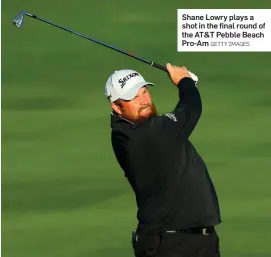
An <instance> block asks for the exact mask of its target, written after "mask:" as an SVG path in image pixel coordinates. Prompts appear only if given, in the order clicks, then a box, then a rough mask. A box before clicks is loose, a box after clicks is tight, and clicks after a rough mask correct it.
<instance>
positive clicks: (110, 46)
mask: <svg viewBox="0 0 271 257" xmlns="http://www.w3.org/2000/svg"><path fill="white" fill-rule="evenodd" d="M25 15H27V16H29V17H31V18H34V19H37V20H40V21H42V22H45V23H48V24H50V25H52V26H54V27H57V28H60V29H63V30H65V31H68V32H70V33H72V34H75V35H77V36H80V37H83V38H85V39H88V40H90V41H92V42H95V43H97V44H100V45H102V46H105V47H108V48H110V49H113V50H115V51H118V52H120V53H123V54H125V55H128V56H130V57H133V58H135V59H137V60H139V61H142V62H144V63H147V64H149V65H151V66H153V67H155V68H157V69H160V70H163V71H165V72H167V73H168V70H167V68H166V67H165V66H163V65H161V64H158V63H154V62H152V61H149V60H146V59H144V58H142V57H140V56H137V55H135V54H132V53H130V52H126V51H124V50H121V49H119V48H117V47H115V46H112V45H109V44H106V43H103V42H101V41H99V40H97V39H94V38H90V37H88V36H85V35H83V34H81V33H78V32H76V31H73V30H72V29H69V28H65V27H63V26H60V25H58V24H56V23H53V22H51V21H48V20H45V19H43V18H40V17H38V16H36V15H34V14H31V13H27V12H26V13H25Z"/></svg>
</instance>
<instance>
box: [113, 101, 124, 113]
mask: <svg viewBox="0 0 271 257" xmlns="http://www.w3.org/2000/svg"><path fill="white" fill-rule="evenodd" d="M111 107H112V109H113V110H114V111H115V112H116V113H117V114H119V115H121V114H122V111H121V107H120V105H119V104H115V103H112V104H111Z"/></svg>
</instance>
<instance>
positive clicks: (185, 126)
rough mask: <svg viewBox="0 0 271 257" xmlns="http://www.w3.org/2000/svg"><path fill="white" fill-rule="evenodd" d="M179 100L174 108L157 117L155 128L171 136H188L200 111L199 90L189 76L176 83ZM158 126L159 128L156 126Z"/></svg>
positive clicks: (196, 121)
mask: <svg viewBox="0 0 271 257" xmlns="http://www.w3.org/2000/svg"><path fill="white" fill-rule="evenodd" d="M178 89H179V101H178V103H177V105H176V107H175V109H174V110H173V111H172V112H170V113H167V114H165V115H162V116H159V117H158V120H157V121H158V122H157V123H156V122H155V123H156V124H155V126H156V129H158V130H160V131H161V130H162V132H164V133H170V134H171V135H172V136H173V137H176V136H181V137H183V138H189V136H190V135H191V133H192V132H193V130H194V128H195V126H196V124H197V123H198V121H199V118H200V116H201V113H202V102H201V97H200V94H199V91H198V89H197V87H196V86H195V82H194V80H192V79H191V78H183V79H181V81H180V82H179V84H178ZM158 127H159V128H158Z"/></svg>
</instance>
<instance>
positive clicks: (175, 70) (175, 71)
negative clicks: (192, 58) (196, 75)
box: [167, 63, 191, 86]
mask: <svg viewBox="0 0 271 257" xmlns="http://www.w3.org/2000/svg"><path fill="white" fill-rule="evenodd" d="M167 70H168V73H169V76H170V79H171V81H172V82H173V84H174V85H176V86H177V85H178V83H179V82H180V80H181V79H183V78H187V77H188V78H191V75H190V74H189V72H188V70H187V69H186V67H184V66H183V67H179V66H175V65H171V64H170V63H167Z"/></svg>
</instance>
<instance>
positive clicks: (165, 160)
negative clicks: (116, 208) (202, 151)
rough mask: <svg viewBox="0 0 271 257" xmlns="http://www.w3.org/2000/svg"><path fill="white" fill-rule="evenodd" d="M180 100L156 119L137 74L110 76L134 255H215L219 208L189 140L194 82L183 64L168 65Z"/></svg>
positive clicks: (115, 142)
mask: <svg viewBox="0 0 271 257" xmlns="http://www.w3.org/2000/svg"><path fill="white" fill-rule="evenodd" d="M167 70H168V72H169V77H170V79H171V81H172V83H173V84H174V85H175V86H176V91H177V92H178V94H179V100H178V103H177V104H176V107H175V109H174V110H172V112H169V113H167V114H164V115H158V114H157V110H156V107H155V105H154V104H153V102H152V98H151V95H150V92H149V90H148V88H149V86H153V85H154V84H152V83H150V82H146V81H145V80H144V78H143V77H142V76H141V74H139V73H138V72H137V71H133V70H119V71H115V72H114V73H113V74H112V75H111V76H110V77H109V79H108V81H107V83H106V87H105V91H106V92H105V94H106V96H107V98H108V99H109V101H110V104H111V107H112V113H111V128H112V135H111V138H112V146H113V150H114V153H115V155H116V159H117V161H118V163H119V165H120V167H121V169H122V170H123V172H124V174H125V176H126V177H127V179H128V181H129V183H130V185H131V187H132V189H133V190H134V193H135V197H136V203H137V207H138V211H137V220H138V225H137V228H136V229H135V231H134V232H133V233H132V245H133V249H134V253H135V256H136V257H145V256H159V257H162V256H164V257H187V256H189V257H194V256H195V257H196V256H197V257H218V256H220V253H219V237H218V235H217V232H216V229H215V226H216V225H218V224H219V223H221V217H220V210H219V203H218V199H217V194H216V191H215V188H214V186H213V183H212V180H211V179H210V176H209V174H208V170H207V167H206V165H205V163H204V161H203V159H202V158H201V157H200V155H199V153H198V152H197V151H196V149H195V147H194V146H193V145H192V143H191V142H190V140H189V137H190V135H191V133H192V132H193V130H194V129H195V127H196V125H197V123H198V121H199V118H200V116H201V112H202V102H201V97H200V94H199V91H198V89H197V87H196V81H195V80H194V79H192V77H191V73H189V72H188V70H187V69H186V68H185V67H177V66H173V65H171V64H167Z"/></svg>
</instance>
